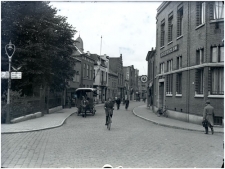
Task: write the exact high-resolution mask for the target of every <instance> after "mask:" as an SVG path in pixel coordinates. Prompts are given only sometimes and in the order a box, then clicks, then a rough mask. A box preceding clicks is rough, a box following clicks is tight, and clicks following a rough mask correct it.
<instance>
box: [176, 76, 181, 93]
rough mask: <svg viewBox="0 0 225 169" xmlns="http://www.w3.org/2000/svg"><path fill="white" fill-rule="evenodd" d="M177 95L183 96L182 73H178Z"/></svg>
mask: <svg viewBox="0 0 225 169" xmlns="http://www.w3.org/2000/svg"><path fill="white" fill-rule="evenodd" d="M176 80H177V81H176V82H177V83H176V94H182V73H177V79H176Z"/></svg>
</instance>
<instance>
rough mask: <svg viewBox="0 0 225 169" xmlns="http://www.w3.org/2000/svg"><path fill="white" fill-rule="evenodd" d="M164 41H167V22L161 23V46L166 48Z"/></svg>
mask: <svg viewBox="0 0 225 169" xmlns="http://www.w3.org/2000/svg"><path fill="white" fill-rule="evenodd" d="M164 41H165V20H163V22H162V23H161V44H160V46H161V47H163V46H164Z"/></svg>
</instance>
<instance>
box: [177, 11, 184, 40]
mask: <svg viewBox="0 0 225 169" xmlns="http://www.w3.org/2000/svg"><path fill="white" fill-rule="evenodd" d="M182 34H183V7H180V8H179V9H178V11H177V37H179V36H181V35H182Z"/></svg>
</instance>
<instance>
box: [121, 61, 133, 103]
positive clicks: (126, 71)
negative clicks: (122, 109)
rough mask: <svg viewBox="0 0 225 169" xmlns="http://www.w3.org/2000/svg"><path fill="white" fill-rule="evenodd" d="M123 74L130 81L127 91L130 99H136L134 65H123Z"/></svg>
mask: <svg viewBox="0 0 225 169" xmlns="http://www.w3.org/2000/svg"><path fill="white" fill-rule="evenodd" d="M123 75H124V77H125V80H127V82H128V87H127V88H126V93H127V96H125V97H128V99H129V100H134V95H135V93H134V88H135V81H136V79H135V69H134V66H133V65H131V66H124V67H123Z"/></svg>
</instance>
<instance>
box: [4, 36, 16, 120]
mask: <svg viewBox="0 0 225 169" xmlns="http://www.w3.org/2000/svg"><path fill="white" fill-rule="evenodd" d="M15 50H16V47H15V45H14V44H12V43H11V40H10V42H9V44H7V45H6V46H5V53H6V55H7V56H8V58H9V79H8V94H7V104H8V107H10V106H9V104H10V89H11V61H12V56H13V54H14V52H15ZM9 110H10V108H8V112H7V115H6V122H7V123H9V120H10V119H9V116H10V111H9Z"/></svg>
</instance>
